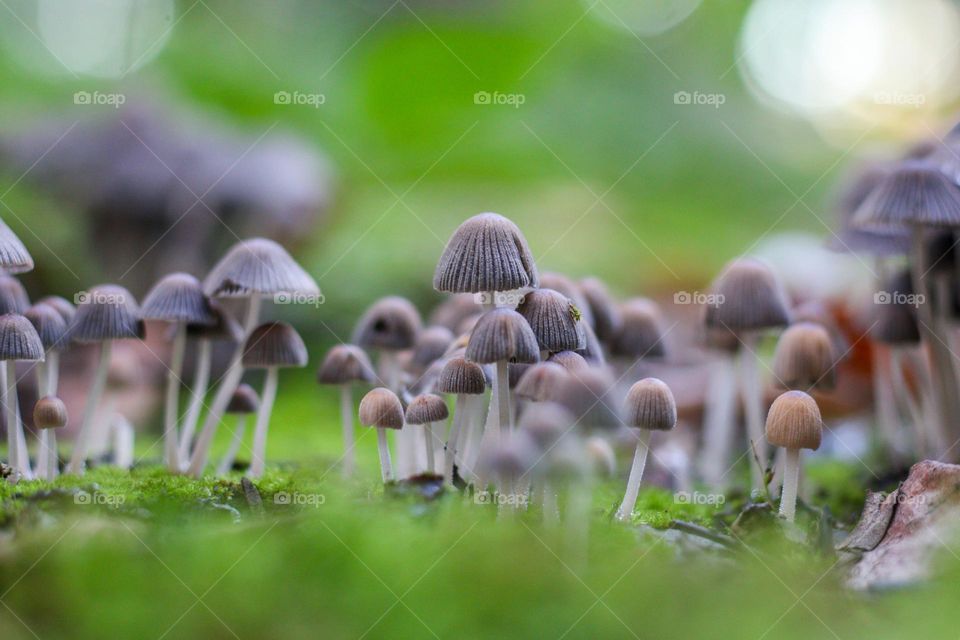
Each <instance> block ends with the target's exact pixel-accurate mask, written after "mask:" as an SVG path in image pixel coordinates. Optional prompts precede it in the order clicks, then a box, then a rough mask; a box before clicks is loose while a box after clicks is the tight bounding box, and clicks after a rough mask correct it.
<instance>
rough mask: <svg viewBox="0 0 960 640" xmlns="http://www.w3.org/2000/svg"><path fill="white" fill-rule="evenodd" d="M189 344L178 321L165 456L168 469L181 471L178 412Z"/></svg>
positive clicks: (165, 422) (169, 382)
mask: <svg viewBox="0 0 960 640" xmlns="http://www.w3.org/2000/svg"><path fill="white" fill-rule="evenodd" d="M186 346H187V330H186V325H185V324H184V323H183V322H178V323H177V326H176V329H175V330H174V336H173V350H172V352H171V355H170V367H169V368H168V369H167V396H166V406H165V407H164V412H163V456H164V458H165V459H166V463H167V470H169V471H171V472H173V473H180V455H179V454H180V442H179V439H178V437H177V413H178V411H179V405H180V374H181V373H182V372H183V352H184V349H185V348H186Z"/></svg>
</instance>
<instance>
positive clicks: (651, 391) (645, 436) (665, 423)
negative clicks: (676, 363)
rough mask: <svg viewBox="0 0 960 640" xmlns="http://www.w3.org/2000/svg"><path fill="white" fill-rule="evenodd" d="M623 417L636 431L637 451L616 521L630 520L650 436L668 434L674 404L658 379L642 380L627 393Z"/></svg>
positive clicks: (674, 419) (673, 420)
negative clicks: (661, 432)
mask: <svg viewBox="0 0 960 640" xmlns="http://www.w3.org/2000/svg"><path fill="white" fill-rule="evenodd" d="M624 413H625V417H626V422H627V424H628V425H629V426H631V427H635V428H636V429H637V430H638V431H639V433H638V438H637V449H636V452H635V453H634V455H633V464H632V465H631V466H630V476H629V478H628V479H627V491H626V493H625V494H624V496H623V502H621V503H620V507H619V508H618V509H617V518H618V519H620V520H629V519H630V518H631V517H632V516H633V508H634V507H635V506H636V504H637V495H638V494H639V492H640V481H641V480H643V470H644V468H645V467H646V465H647V456H648V454H649V452H650V435H651V434H652V433H653V432H654V431H669V430H670V429H673V427H674V426H676V424H677V403H676V401H675V400H674V399H673V393H672V392H671V391H670V387H668V386H667V385H666V383H664V382H663V381H662V380H658V379H657V378H644V379H643V380H640V381H639V382H635V383H634V384H633V386H632V387H630V391H628V392H627V399H626V402H625V403H624Z"/></svg>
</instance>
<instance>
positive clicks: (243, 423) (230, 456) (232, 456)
mask: <svg viewBox="0 0 960 640" xmlns="http://www.w3.org/2000/svg"><path fill="white" fill-rule="evenodd" d="M259 407H260V397H259V396H258V395H257V392H256V391H254V390H253V387H251V386H250V385H248V384H241V385H240V386H239V387H237V390H236V391H234V392H233V397H232V398H230V403H229V404H228V405H227V408H226V411H225V412H226V413H228V414H234V415H236V416H237V423H236V425H235V426H234V428H233V437H231V438H230V447H229V448H228V449H227V452H226V453H225V454H224V455H223V458H222V459H221V460H220V464H218V465H217V475H218V476H224V475H226V474H227V473H229V472H230V470H231V469H233V463H234V462H235V461H236V459H237V453H238V452H239V451H240V445H241V444H243V435H244V432H245V431H246V430H247V416H249V415H250V414H252V413H256V412H257V409H259Z"/></svg>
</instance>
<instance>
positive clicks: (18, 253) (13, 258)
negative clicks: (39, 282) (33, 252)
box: [0, 220, 33, 273]
mask: <svg viewBox="0 0 960 640" xmlns="http://www.w3.org/2000/svg"><path fill="white" fill-rule="evenodd" d="M0 269H2V270H3V271H5V272H7V273H26V272H27V271H33V258H31V257H30V253H29V252H28V251H27V248H26V247H25V246H23V243H22V242H20V238H18V237H17V234H15V233H14V232H13V230H12V229H10V227H8V226H7V224H6V223H5V222H4V221H3V220H0Z"/></svg>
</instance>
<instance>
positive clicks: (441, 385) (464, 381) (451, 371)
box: [434, 357, 487, 395]
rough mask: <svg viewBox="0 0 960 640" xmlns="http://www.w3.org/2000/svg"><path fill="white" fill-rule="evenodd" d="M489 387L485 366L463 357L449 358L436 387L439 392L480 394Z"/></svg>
mask: <svg viewBox="0 0 960 640" xmlns="http://www.w3.org/2000/svg"><path fill="white" fill-rule="evenodd" d="M486 388H487V379H486V376H485V375H484V371H483V368H482V367H481V366H480V365H478V364H477V363H475V362H470V361H469V360H467V359H466V358H463V357H453V358H450V359H449V360H447V363H446V364H445V365H443V370H441V371H440V377H439V378H437V383H436V385H434V389H435V390H436V391H437V392H439V393H452V394H458V395H459V394H463V395H478V394H481V393H483V392H484V391H485V390H486Z"/></svg>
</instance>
